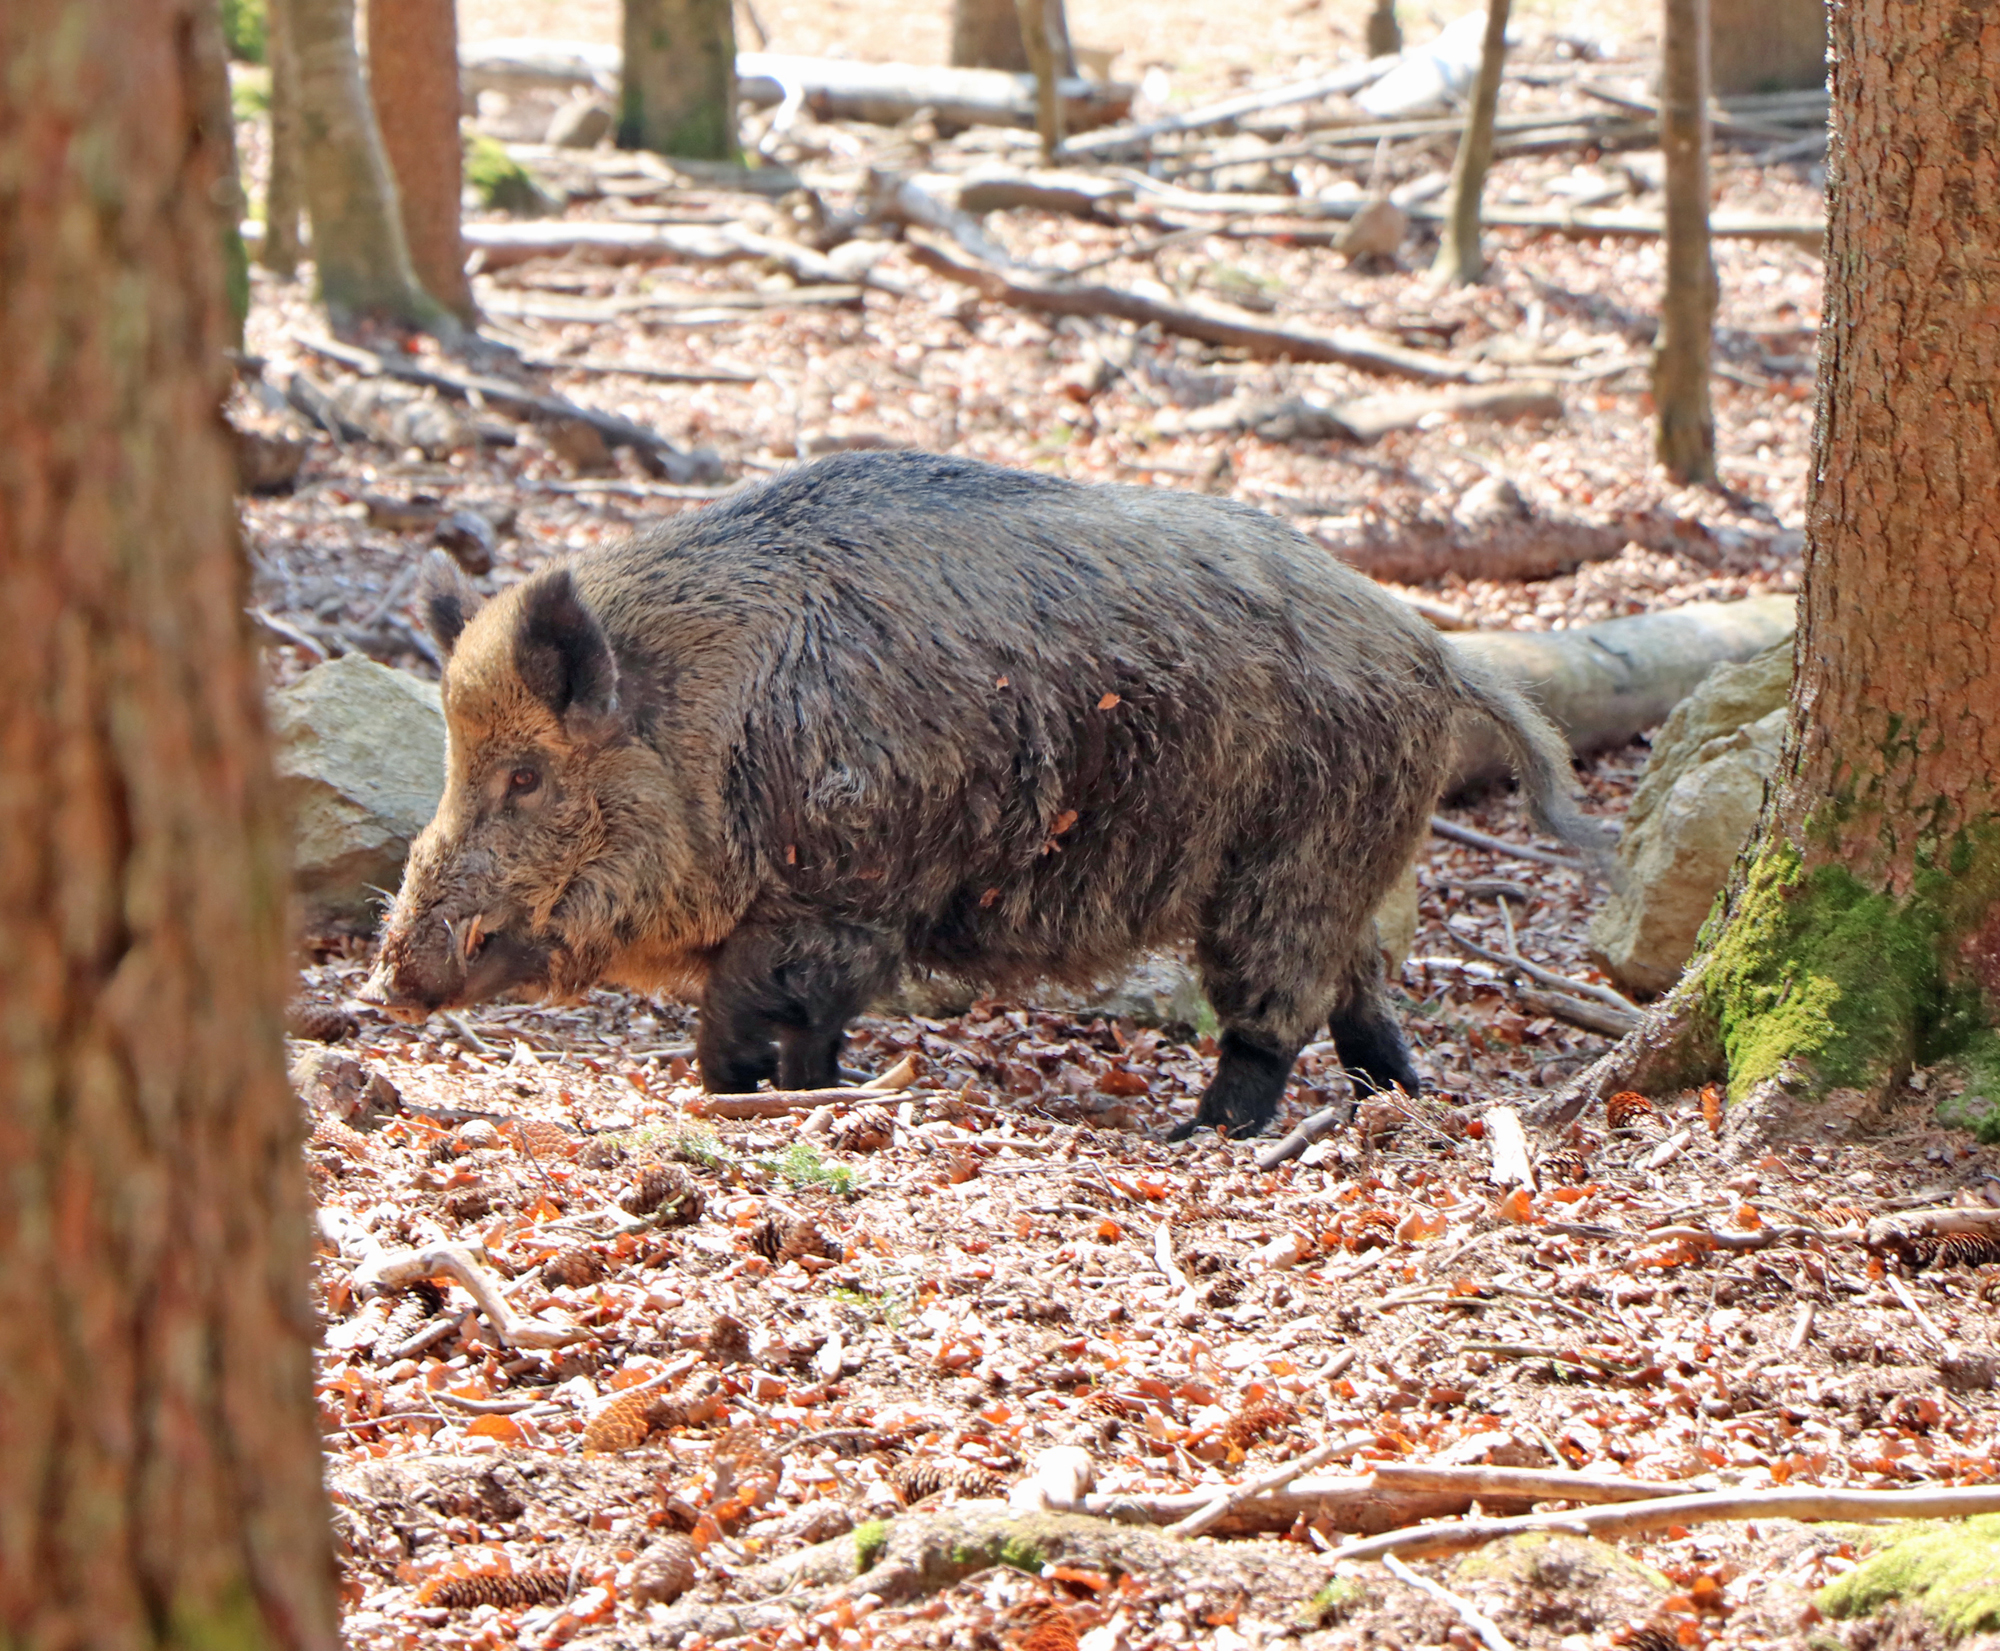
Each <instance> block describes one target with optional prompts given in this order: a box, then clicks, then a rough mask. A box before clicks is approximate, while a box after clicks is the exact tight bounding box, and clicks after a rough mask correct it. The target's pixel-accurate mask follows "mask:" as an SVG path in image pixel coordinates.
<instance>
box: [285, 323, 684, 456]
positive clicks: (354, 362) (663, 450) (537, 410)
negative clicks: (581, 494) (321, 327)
mask: <svg viewBox="0 0 2000 1651" xmlns="http://www.w3.org/2000/svg"><path fill="white" fill-rule="evenodd" d="M299 342H300V343H301V344H302V345H303V346H304V347H305V348H306V349H308V350H311V351H312V352H313V354H315V355H318V356H324V357H325V358H326V359H327V360H329V361H337V362H339V363H340V364H341V365H342V366H344V367H347V368H349V369H351V370H352V371H355V372H359V373H366V374H370V375H378V374H379V375H382V376H386V377H389V378H396V379H401V380H403V381H404V382H406V383H410V384H423V385H428V386H429V387H430V388H432V389H436V390H442V391H444V392H445V393H446V394H447V395H454V396H459V397H467V396H472V395H478V396H481V397H483V398H484V399H485V400H487V401H489V402H493V403H495V404H496V405H498V406H502V407H513V408H516V409H517V410H519V411H521V412H524V413H528V414H530V415H532V416H534V417H536V418H543V419H554V420H564V421H567V420H575V421H577V422H580V423H583V424H587V425H589V426H590V427H591V428H592V429H593V430H595V431H597V432H598V433H599V434H600V435H602V436H603V437H604V438H605V440H606V441H608V442H610V443H611V444H612V445H613V446H618V447H631V448H633V449H635V450H636V451H637V452H639V453H640V454H641V456H642V457H643V458H644V459H645V461H646V462H647V464H649V465H650V466H652V467H653V468H655V469H656V470H658V471H659V473H660V474H661V475H662V476H663V477H664V478H665V479H666V480H668V481H670V482H680V483H683V484H685V483H688V482H712V481H719V480H721V478H722V461H721V459H719V458H718V457H717V456H716V455H715V454H714V453H713V452H711V451H710V450H709V449H707V448H705V447H704V448H696V449H695V450H694V451H693V452H691V453H689V452H683V451H682V450H681V449H680V448H678V447H675V446H674V445H672V444H671V443H670V442H668V441H666V440H665V439H664V438H663V437H661V436H660V435H658V434H657V433H655V432H654V431H651V430H648V429H647V428H646V427H645V426H644V425H642V424H634V423H633V422H632V421H631V420H630V419H625V418H620V417H618V416H617V414H615V413H600V412H598V411H597V410H596V409H595V408H592V407H584V406H580V405H579V404H578V403H576V402H574V401H570V400H568V399H567V398H565V397H563V396H550V395H540V394H537V393H536V392H534V391H532V390H524V389H523V388H521V386H520V385H518V384H512V383H509V382H508V381H507V380H506V379H504V378H494V377H492V376H491V375H489V374H485V373H459V372H451V371H447V370H445V369H443V368H438V367H424V366H419V365H418V364H417V363H416V362H414V361H400V360H397V359H395V358H394V357H391V356H385V355H378V354H376V353H375V352H374V351H373V350H364V349H360V348H358V347H356V346H355V345H352V344H337V343H335V342H334V341H333V340H332V339H327V338H302V339H300V340H299Z"/></svg>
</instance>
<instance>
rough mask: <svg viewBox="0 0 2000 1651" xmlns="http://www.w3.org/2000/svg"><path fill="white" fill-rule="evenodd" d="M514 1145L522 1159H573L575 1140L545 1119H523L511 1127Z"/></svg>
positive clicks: (557, 1125) (560, 1126) (567, 1132)
mask: <svg viewBox="0 0 2000 1651" xmlns="http://www.w3.org/2000/svg"><path fill="white" fill-rule="evenodd" d="M512 1133H513V1137H514V1144H515V1145H516V1146H517V1147H519V1148H520V1149H521V1155H522V1156H523V1157H524V1158H574V1157H575V1156H576V1139H575V1137H574V1136H572V1135H571V1134H570V1132H569V1131H568V1130H566V1129H564V1128H563V1126H562V1125H561V1124H552V1123H550V1122H549V1121H548V1120H547V1119H546V1118H523V1119H521V1120H520V1121H519V1122H518V1123H516V1124H515V1125H514V1127H513V1131H512Z"/></svg>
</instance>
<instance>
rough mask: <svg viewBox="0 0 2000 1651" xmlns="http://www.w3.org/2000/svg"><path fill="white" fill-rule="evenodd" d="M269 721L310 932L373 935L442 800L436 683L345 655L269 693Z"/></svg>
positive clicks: (441, 748)
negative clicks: (384, 893) (389, 893)
mask: <svg viewBox="0 0 2000 1651" xmlns="http://www.w3.org/2000/svg"><path fill="white" fill-rule="evenodd" d="M271 721H272V724H273V727H274V729H275V731H276V733H277V739H278V752H277V762H278V778H279V784H280V786H281V788H282V789H283V791H284V795H285V801H286V805H287V807H288V808H289V810H290V813H291V820H292V841H293V850H292V871H293V879H294V884H295V886H296V887H297V889H298V892H299V899H300V903H301V905H302V906H303V907H304V909H305V918H306V922H307V925H308V926H309V927H310V928H313V929H318V930H325V929H330V928H362V929H372V928H373V927H374V925H375V916H376V912H377V910H378V909H379V906H380V903H381V898H382V897H381V894H380V892H379V891H380V890H383V889H393V888H395V886H396V884H397V882H398V881H400V879H401V877H402V874H403V861H404V859H405V857H406V856H407V855H408V854H409V852H410V841H411V839H412V838H414V837H415V836H416V834H417V833H418V832H419V831H421V830H422V829H423V828H424V826H425V825H426V824H428V823H429V821H430V817H431V816H432V815H433V814H434V813H436V812H437V804H438V798H439V797H440V796H441V795H442V794H443V792H444V707H443V705H442V703H441V702H440V701H439V698H438V690H437V684H436V683H433V682H426V681H424V680H423V679H422V678H421V677H415V676H412V675H410V674H409V672H407V671H392V670H390V669H389V668H388V667H387V666H385V665H378V664H376V663H375V662H374V661H373V660H372V659H364V658H363V657H362V656H361V655H359V654H348V655H346V656H345V657H344V658H341V659H335V660H331V661H329V662H328V663H327V664H324V665H320V666H317V667H315V668H314V669H313V670H310V671H308V672H307V673H306V674H305V675H304V676H303V677H301V678H300V679H299V681H298V682H297V683H295V684H294V685H293V686H292V687H290V688H281V689H279V690H278V691H277V692H276V693H274V694H273V695H272V696H271Z"/></svg>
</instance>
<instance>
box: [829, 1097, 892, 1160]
mask: <svg viewBox="0 0 2000 1651" xmlns="http://www.w3.org/2000/svg"><path fill="white" fill-rule="evenodd" d="M895 1138H896V1120H895V1119H894V1118H893V1117H891V1116H890V1115H889V1113H888V1111H887V1110H886V1109H885V1108H883V1107H879V1106H864V1107H862V1108H861V1109H860V1110H859V1111H857V1112H852V1113H850V1114H849V1115H848V1116H847V1117H845V1118H843V1119H841V1120H840V1122H839V1123H837V1124H835V1125H834V1126H833V1145H834V1150H835V1151H838V1152H880V1151H881V1150H882V1148H884V1147H886V1146H887V1145H888V1144H889V1143H890V1142H891V1141H893V1140H895Z"/></svg>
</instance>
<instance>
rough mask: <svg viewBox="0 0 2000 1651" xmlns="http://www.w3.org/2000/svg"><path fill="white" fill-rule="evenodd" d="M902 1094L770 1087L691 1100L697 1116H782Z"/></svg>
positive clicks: (881, 1091)
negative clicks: (743, 1093) (751, 1093)
mask: <svg viewBox="0 0 2000 1651" xmlns="http://www.w3.org/2000/svg"><path fill="white" fill-rule="evenodd" d="M897 1093H900V1091H897V1090H883V1089H862V1088H859V1087H856V1088H852V1089H767V1090H764V1091H762V1092H761V1093H759V1094H755V1095H703V1096H701V1097H700V1098H699V1099H697V1100H693V1101H690V1102H688V1105H687V1110H688V1111H689V1112H690V1113H692V1114H693V1115H694V1116H695V1117H697V1118H781V1117H783V1116H784V1115H785V1114H786V1113H788V1112H810V1111H811V1110H812V1109H813V1108H814V1107H816V1106H840V1105H849V1106H854V1105H861V1104H864V1103H866V1102H869V1101H879V1100H881V1099H883V1098H884V1097H885V1096H887V1095H894V1094H897Z"/></svg>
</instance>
